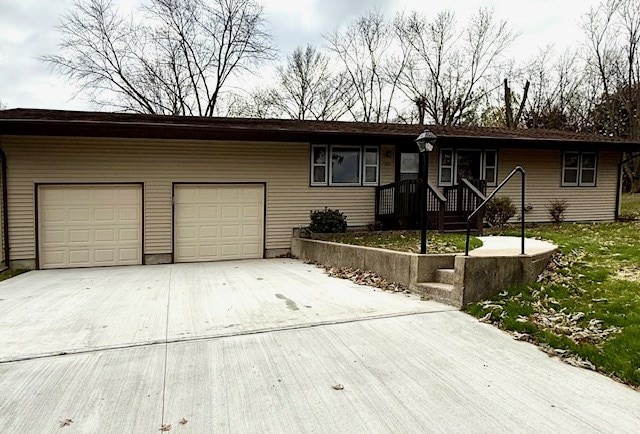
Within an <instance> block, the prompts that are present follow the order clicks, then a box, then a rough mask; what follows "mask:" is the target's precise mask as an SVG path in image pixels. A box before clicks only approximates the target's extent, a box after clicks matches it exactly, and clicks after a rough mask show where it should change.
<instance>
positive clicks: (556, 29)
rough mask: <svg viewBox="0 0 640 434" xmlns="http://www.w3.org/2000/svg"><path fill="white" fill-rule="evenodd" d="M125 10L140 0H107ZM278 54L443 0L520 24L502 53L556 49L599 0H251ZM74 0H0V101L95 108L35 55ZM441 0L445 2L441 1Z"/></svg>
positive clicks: (576, 35) (526, 54) (573, 35)
mask: <svg viewBox="0 0 640 434" xmlns="http://www.w3.org/2000/svg"><path fill="white" fill-rule="evenodd" d="M114 1H115V2H116V3H117V4H119V5H120V6H121V8H123V10H127V8H131V7H132V6H133V5H135V4H136V3H137V2H139V1H140V0H114ZM258 1H259V2H261V4H263V5H264V7H265V13H266V18H267V21H268V22H269V26H270V28H271V31H272V33H273V35H274V37H275V41H276V44H277V46H278V48H279V49H280V51H281V53H282V55H283V56H284V55H286V54H287V53H289V52H291V51H292V50H293V49H294V48H295V47H296V46H298V45H305V44H307V43H311V44H315V45H321V44H322V34H323V33H328V32H331V31H333V30H335V29H336V28H340V27H341V26H344V25H346V24H348V23H349V22H351V21H352V20H353V19H354V18H355V17H357V16H358V15H360V14H361V13H362V12H363V11H365V10H367V9H370V8H373V7H377V8H379V9H380V10H382V11H383V12H384V13H386V14H388V15H389V16H392V15H394V14H395V13H397V12H399V11H410V10H418V11H422V12H425V13H427V14H435V13H437V12H438V11H440V10H441V9H443V8H445V7H446V8H447V9H449V10H452V11H454V12H455V13H456V17H457V19H458V20H459V21H461V22H464V21H465V20H466V18H467V17H468V16H469V15H470V14H472V13H473V12H475V11H476V10H477V9H478V8H479V7H480V6H486V7H490V8H493V9H494V12H495V14H496V16H497V17H498V18H501V19H505V20H506V21H507V22H508V23H509V24H510V26H511V28H512V29H513V30H514V31H516V32H520V36H519V38H518V39H517V40H516V42H515V43H514V45H513V47H512V49H511V52H510V53H509V54H510V55H511V56H512V57H514V58H515V59H516V60H518V61H525V60H527V59H529V58H531V57H533V55H535V54H536V53H537V52H538V51H539V49H540V48H541V47H545V46H548V45H549V44H553V45H554V47H555V48H556V49H557V50H558V51H562V50H563V49H564V48H566V47H567V46H569V45H573V44H576V43H577V41H578V40H579V39H581V36H582V35H581V31H580V29H579V22H580V19H581V16H582V15H583V14H584V13H585V12H587V11H588V10H589V8H590V7H591V6H595V5H597V4H598V3H599V0H479V1H478V0H476V1H473V0H448V1H447V2H436V1H433V0H402V1H401V0H258ZM73 3H74V0H0V101H2V102H3V103H4V104H5V105H7V106H9V107H11V108H13V107H23V108H27V107H28V108H54V109H68V110H90V109H95V107H92V106H91V105H90V104H89V103H88V102H87V101H85V100H83V99H82V96H81V95H80V96H78V97H76V98H72V97H73V95H74V94H75V93H76V89H74V87H73V85H72V84H70V83H68V82H66V81H65V80H64V79H63V78H59V77H57V76H56V75H54V74H53V73H51V72H50V71H49V70H48V68H47V65H46V64H44V63H42V62H41V61H40V60H38V56H42V55H45V54H52V53H55V52H56V45H57V42H58V35H57V33H56V31H55V26H56V25H57V24H58V23H59V20H60V17H61V15H62V14H63V13H64V12H65V11H66V10H68V8H70V7H72V5H73ZM445 5H446V6H445Z"/></svg>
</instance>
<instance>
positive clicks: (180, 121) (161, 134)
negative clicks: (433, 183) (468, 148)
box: [0, 109, 640, 150]
mask: <svg viewBox="0 0 640 434" xmlns="http://www.w3.org/2000/svg"><path fill="white" fill-rule="evenodd" d="M426 127H427V128H429V129H430V130H431V131H432V132H433V133H434V134H435V135H436V136H437V137H438V141H439V143H440V144H441V145H443V144H446V143H449V144H454V143H455V144H463V143H465V144H469V143H470V142H471V141H473V142H475V144H476V145H477V143H478V139H481V140H482V142H484V143H485V145H486V141H491V142H499V143H493V145H494V146H495V145H498V144H499V145H500V146H510V147H514V146H515V147H519V146H522V147H531V146H545V147H557V146H560V145H561V144H562V146H569V147H576V146H578V145H584V144H588V145H590V146H598V147H605V146H606V147H608V148H615V149H636V150H638V149H640V143H638V142H634V141H630V140H624V139H619V138H614V137H607V136H602V135H594V134H584V133H573V132H567V131H558V130H541V129H506V128H486V127H467V126H455V127H452V126H439V125H428V126H426ZM424 128H425V127H424V126H422V125H407V124H376V123H362V122H339V121H300V120H289V119H253V118H208V117H198V116H162V115H145V114H130V113H108V112H82V111H63V110H37V109H12V110H4V111H0V134H18V135H53V136H86V137H90V136H97V137H131V138H174V139H212V140H213V139H226V140H264V141H290V142H298V141H305V142H307V141H319V140H336V141H357V140H366V141H367V142H368V143H411V142H413V140H414V139H415V138H416V137H417V136H418V134H420V132H421V131H422V130H423V129H424Z"/></svg>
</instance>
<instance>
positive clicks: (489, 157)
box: [483, 149, 498, 187]
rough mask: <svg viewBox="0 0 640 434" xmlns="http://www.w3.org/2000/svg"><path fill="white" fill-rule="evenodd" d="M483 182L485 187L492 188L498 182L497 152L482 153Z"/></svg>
mask: <svg viewBox="0 0 640 434" xmlns="http://www.w3.org/2000/svg"><path fill="white" fill-rule="evenodd" d="M483 172H484V180H485V181H487V185H488V186H490V187H494V186H496V185H497V182H498V151H496V150H495V149H486V150H485V151H484V168H483Z"/></svg>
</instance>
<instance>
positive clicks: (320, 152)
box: [311, 145, 329, 185]
mask: <svg viewBox="0 0 640 434" xmlns="http://www.w3.org/2000/svg"><path fill="white" fill-rule="evenodd" d="M327 162H328V158H327V145H312V146H311V185H327V178H328V177H327V174H328V173H329V170H328V167H329V165H328V164H327Z"/></svg>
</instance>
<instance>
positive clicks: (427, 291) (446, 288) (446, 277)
mask: <svg viewBox="0 0 640 434" xmlns="http://www.w3.org/2000/svg"><path fill="white" fill-rule="evenodd" d="M454 275H455V270H454V269H453V268H439V269H437V270H436V271H435V273H434V278H435V281H434V282H422V283H416V284H415V288H416V289H417V290H418V292H419V293H420V295H422V296H423V297H425V298H428V299H431V300H435V301H439V302H441V303H446V304H450V305H454V306H456V305H457V304H458V303H459V302H458V301H457V300H456V297H455V292H454V287H453V276H454Z"/></svg>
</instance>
